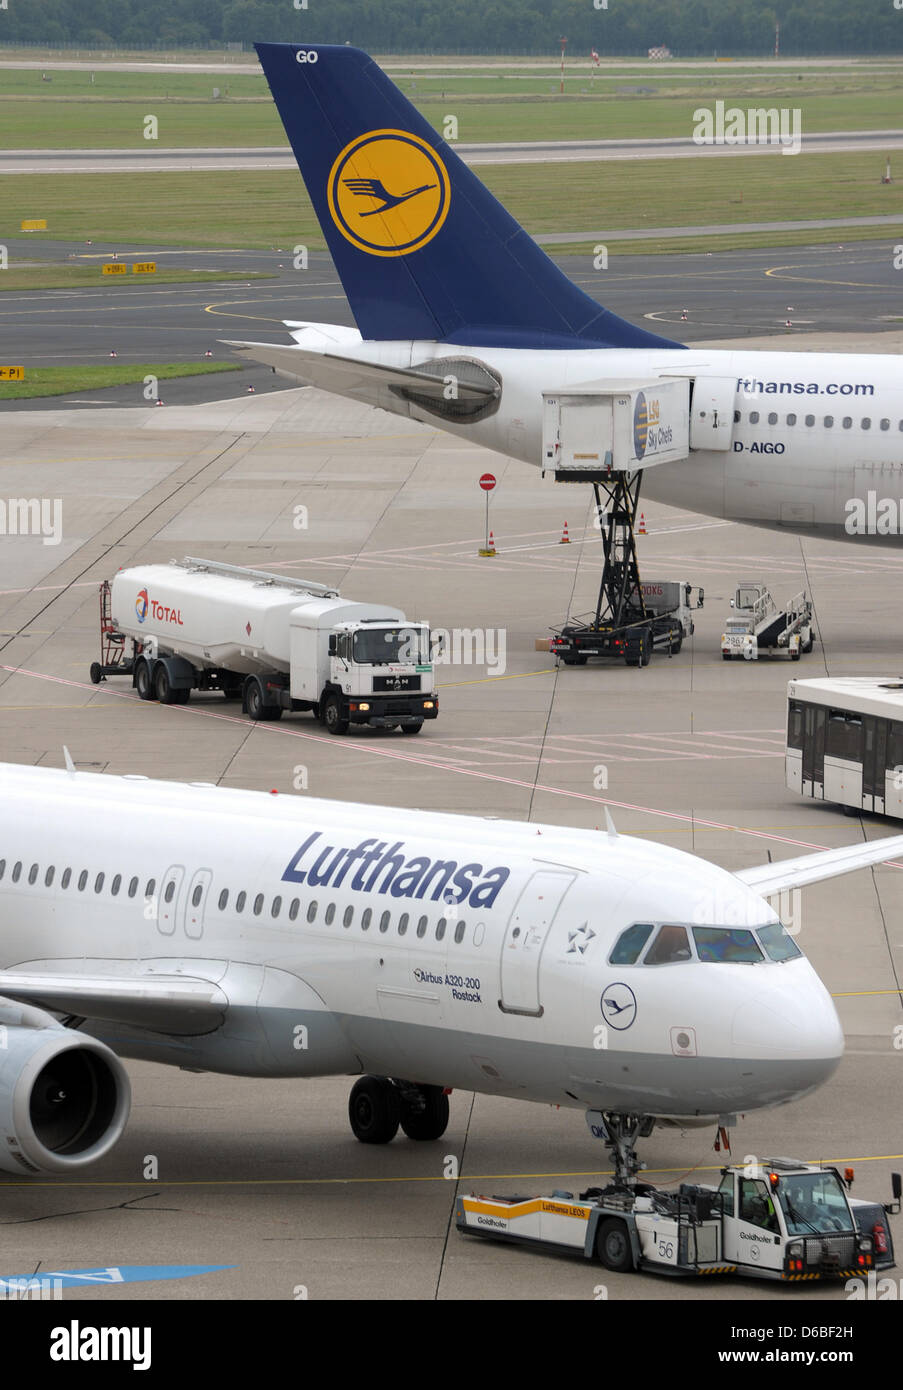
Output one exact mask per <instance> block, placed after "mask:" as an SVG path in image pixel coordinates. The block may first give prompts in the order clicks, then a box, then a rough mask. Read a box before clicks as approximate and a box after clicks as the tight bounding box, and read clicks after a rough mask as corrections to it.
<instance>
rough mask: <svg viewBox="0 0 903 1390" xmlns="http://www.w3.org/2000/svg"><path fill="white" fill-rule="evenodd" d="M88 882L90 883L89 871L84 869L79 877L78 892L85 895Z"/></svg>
mask: <svg viewBox="0 0 903 1390" xmlns="http://www.w3.org/2000/svg"><path fill="white" fill-rule="evenodd" d="M87 882H88V870H87V869H82V871H81V873H80V874H79V876H78V891H79V892H80V893H83V892H84V891H85V884H86V883H87Z"/></svg>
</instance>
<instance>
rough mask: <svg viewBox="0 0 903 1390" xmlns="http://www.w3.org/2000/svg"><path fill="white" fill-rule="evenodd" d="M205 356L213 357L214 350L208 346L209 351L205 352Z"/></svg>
mask: <svg viewBox="0 0 903 1390" xmlns="http://www.w3.org/2000/svg"><path fill="white" fill-rule="evenodd" d="M204 356H205V357H212V356H213V353H212V352H211V351H210V349H209V348H208V349H207V351H206V352H205V353H204Z"/></svg>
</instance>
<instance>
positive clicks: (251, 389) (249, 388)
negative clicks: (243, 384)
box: [248, 386, 254, 396]
mask: <svg viewBox="0 0 903 1390" xmlns="http://www.w3.org/2000/svg"><path fill="white" fill-rule="evenodd" d="M248 395H249V396H253V395H254V387H253V386H249V387H248Z"/></svg>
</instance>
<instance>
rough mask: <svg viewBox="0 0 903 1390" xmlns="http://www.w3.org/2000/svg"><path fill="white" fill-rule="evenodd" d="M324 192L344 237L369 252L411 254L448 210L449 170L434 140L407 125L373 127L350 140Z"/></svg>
mask: <svg viewBox="0 0 903 1390" xmlns="http://www.w3.org/2000/svg"><path fill="white" fill-rule="evenodd" d="M326 197H327V201H328V203H329V211H330V214H331V216H332V220H333V222H334V223H335V224H336V226H337V227H338V229H339V231H340V232H341V233H342V236H344V237H346V238H347V239H348V241H350V242H351V244H352V246H356V247H357V248H358V250H359V251H367V252H368V253H369V254H370V255H371V256H407V255H410V253H411V252H412V251H419V250H420V248H421V247H422V246H426V244H427V242H430V241H432V239H433V237H434V236H435V235H436V233H437V232H438V231H439V228H440V227H441V226H442V224H443V222H444V221H445V219H446V217H447V215H448V208H449V199H450V188H449V182H448V173H447V171H446V168H445V165H444V164H443V162H442V160H441V159H440V158H439V156H438V155H437V153H436V151H435V150H434V149H433V148H432V146H431V145H428V144H427V143H426V141H425V140H421V139H420V138H419V137H418V136H416V135H409V134H408V132H407V131H404V130H371V131H369V132H368V134H366V135H359V136H358V137H357V139H356V140H352V141H351V143H350V144H349V145H346V146H345V148H344V149H343V150H342V153H341V154H340V155H339V157H338V159H337V160H336V161H335V163H334V164H333V166H332V169H331V170H330V172H329V181H328V183H327V186H326Z"/></svg>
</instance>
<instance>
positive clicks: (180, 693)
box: [172, 687, 191, 705]
mask: <svg viewBox="0 0 903 1390" xmlns="http://www.w3.org/2000/svg"><path fill="white" fill-rule="evenodd" d="M190 699H191V691H190V690H189V689H188V688H187V687H186V688H185V689H184V690H174V691H173V692H172V702H173V704H174V705H187V704H188V701H189V700H190Z"/></svg>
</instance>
